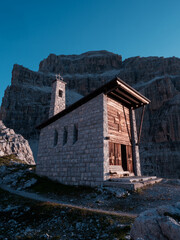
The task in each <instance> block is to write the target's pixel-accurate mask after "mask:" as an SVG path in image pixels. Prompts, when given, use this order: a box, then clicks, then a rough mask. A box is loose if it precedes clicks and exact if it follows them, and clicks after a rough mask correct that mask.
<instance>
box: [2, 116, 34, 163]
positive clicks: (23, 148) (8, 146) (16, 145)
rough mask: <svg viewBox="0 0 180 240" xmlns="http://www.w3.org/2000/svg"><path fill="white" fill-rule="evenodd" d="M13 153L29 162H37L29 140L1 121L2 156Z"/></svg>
mask: <svg viewBox="0 0 180 240" xmlns="http://www.w3.org/2000/svg"><path fill="white" fill-rule="evenodd" d="M11 154H14V155H16V156H17V157H18V158H19V159H21V160H23V161H24V162H26V163H27V164H35V161H34V158H33V154H32V151H31V148H30V146H29V143H28V141H27V140H26V139H24V138H23V136H22V135H20V134H16V133H15V132H14V130H13V129H10V128H7V127H6V126H5V125H4V124H3V122H2V121H0V156H5V155H11Z"/></svg>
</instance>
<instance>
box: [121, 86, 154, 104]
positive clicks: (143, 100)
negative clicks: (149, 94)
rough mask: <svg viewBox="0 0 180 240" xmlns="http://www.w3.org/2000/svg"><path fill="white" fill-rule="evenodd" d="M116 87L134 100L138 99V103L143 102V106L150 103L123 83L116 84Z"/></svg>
mask: <svg viewBox="0 0 180 240" xmlns="http://www.w3.org/2000/svg"><path fill="white" fill-rule="evenodd" d="M118 85H119V86H120V87H121V88H122V89H124V90H125V91H126V92H128V93H129V94H131V95H132V96H134V97H135V98H137V99H139V101H141V102H143V103H144V104H149V102H150V101H149V100H148V99H145V97H143V96H140V94H139V93H138V92H137V91H135V90H132V88H130V87H127V86H126V85H125V84H124V83H122V82H118Z"/></svg>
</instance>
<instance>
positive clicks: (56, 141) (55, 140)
mask: <svg viewBox="0 0 180 240" xmlns="http://www.w3.org/2000/svg"><path fill="white" fill-rule="evenodd" d="M57 143H58V131H57V130H55V131H54V147H55V146H56V145H57Z"/></svg>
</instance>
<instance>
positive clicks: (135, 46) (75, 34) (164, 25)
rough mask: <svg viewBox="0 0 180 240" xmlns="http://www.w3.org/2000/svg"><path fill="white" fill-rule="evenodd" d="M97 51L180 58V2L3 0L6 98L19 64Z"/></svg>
mask: <svg viewBox="0 0 180 240" xmlns="http://www.w3.org/2000/svg"><path fill="white" fill-rule="evenodd" d="M91 50H108V51H111V52H114V53H117V54H120V55H122V57H123V59H125V58H128V57H133V56H145V57H146V56H164V57H171V56H176V57H180V1H179V0H16V1H14V0H0V103H1V98H2V97H3V95H4V90H5V88H6V87H7V85H9V84H10V82H11V71H12V68H13V64H14V63H18V64H21V65H23V66H25V67H27V68H30V69H32V70H35V71H36V70H38V66H39V62H40V61H41V60H42V59H44V58H46V57H47V56H48V55H49V54H50V53H55V54H57V55H60V54H80V53H83V52H86V51H91Z"/></svg>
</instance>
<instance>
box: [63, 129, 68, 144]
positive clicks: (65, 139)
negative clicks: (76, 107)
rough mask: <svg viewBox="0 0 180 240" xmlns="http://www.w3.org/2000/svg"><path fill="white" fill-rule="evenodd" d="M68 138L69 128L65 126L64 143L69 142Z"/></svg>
mask: <svg viewBox="0 0 180 240" xmlns="http://www.w3.org/2000/svg"><path fill="white" fill-rule="evenodd" d="M67 140H68V128H67V127H64V132H63V145H65V144H66V143H67Z"/></svg>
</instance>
